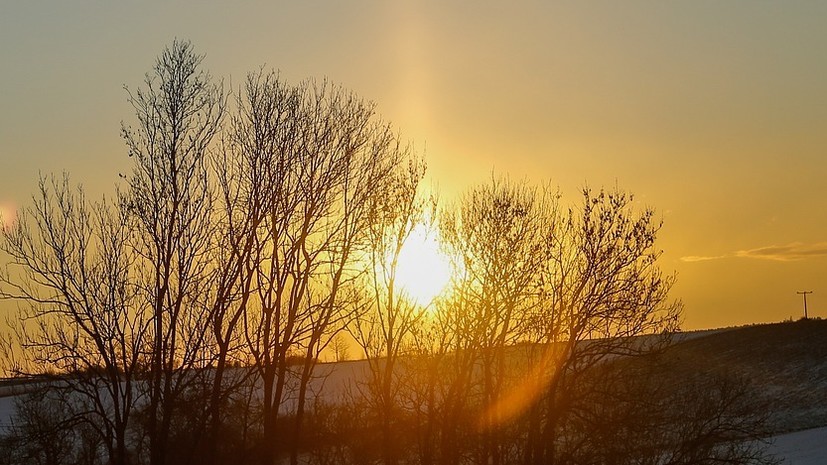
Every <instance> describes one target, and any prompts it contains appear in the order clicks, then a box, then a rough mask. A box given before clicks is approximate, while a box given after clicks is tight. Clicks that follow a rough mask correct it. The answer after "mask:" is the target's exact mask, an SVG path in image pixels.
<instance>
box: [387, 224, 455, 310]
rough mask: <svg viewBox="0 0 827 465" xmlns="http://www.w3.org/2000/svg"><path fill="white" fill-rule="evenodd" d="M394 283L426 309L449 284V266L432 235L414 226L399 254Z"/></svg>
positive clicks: (421, 226) (424, 229)
mask: <svg viewBox="0 0 827 465" xmlns="http://www.w3.org/2000/svg"><path fill="white" fill-rule="evenodd" d="M396 279H397V282H398V283H399V286H400V288H401V289H402V290H403V291H404V292H405V293H406V294H407V295H408V296H409V297H410V298H411V299H413V300H414V301H415V302H416V303H417V304H419V305H422V306H426V305H429V304H430V303H431V302H433V300H434V299H435V298H436V297H437V296H438V295H439V294H440V293H441V292H442V291H443V289H445V286H447V285H448V282H449V281H450V280H451V265H450V264H449V262H448V259H447V258H446V257H445V256H444V255H442V253H440V251H439V242H438V241H437V239H436V237H435V234H428V230H427V229H426V228H425V226H423V225H417V226H416V227H414V229H413V231H411V235H410V236H409V237H408V239H407V240H406V241H405V245H404V246H403V247H402V251H401V252H400V254H399V262H398V263H397V268H396Z"/></svg>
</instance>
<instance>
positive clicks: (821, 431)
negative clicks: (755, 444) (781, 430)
mask: <svg viewBox="0 0 827 465" xmlns="http://www.w3.org/2000/svg"><path fill="white" fill-rule="evenodd" d="M769 450H770V452H771V453H773V454H774V455H776V456H777V457H779V458H783V459H784V463H785V464H786V465H823V464H825V463H827V426H825V427H822V428H813V429H807V430H804V431H797V432H795V433H789V434H784V435H781V436H775V437H774V438H773V443H772V445H771V446H770V448H769Z"/></svg>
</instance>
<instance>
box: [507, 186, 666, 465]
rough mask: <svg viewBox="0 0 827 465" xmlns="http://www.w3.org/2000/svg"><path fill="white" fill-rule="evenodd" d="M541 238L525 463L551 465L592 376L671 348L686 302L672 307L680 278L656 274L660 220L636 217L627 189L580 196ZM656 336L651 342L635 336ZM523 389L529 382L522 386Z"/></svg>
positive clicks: (644, 213)
mask: <svg viewBox="0 0 827 465" xmlns="http://www.w3.org/2000/svg"><path fill="white" fill-rule="evenodd" d="M551 224H552V225H553V226H554V227H553V228H552V229H549V230H547V231H546V233H545V234H544V240H545V248H544V251H543V256H544V267H543V270H542V272H541V274H540V275H539V279H538V281H537V284H538V288H537V289H538V293H539V294H538V298H539V306H538V307H536V309H537V311H536V312H535V313H534V314H533V315H529V317H528V319H529V322H530V324H531V326H532V332H533V334H534V337H535V338H536V339H535V340H536V341H537V342H540V343H542V344H543V345H544V347H545V350H544V353H543V354H542V356H541V357H540V359H538V360H537V362H536V366H537V370H535V371H534V372H533V375H535V376H539V377H540V379H541V382H540V383H538V382H537V380H535V379H528V380H527V381H526V383H528V385H530V386H533V387H534V388H533V389H531V392H532V396H526V395H525V394H523V396H524V399H539V398H542V401H541V402H537V403H535V404H533V407H532V412H531V415H532V416H531V427H530V428H529V432H528V438H527V441H528V445H527V447H526V448H525V453H526V455H525V457H526V459H525V461H526V463H537V462H554V461H555V460H558V459H559V455H560V454H561V453H565V452H561V451H559V450H558V449H557V445H558V444H559V443H560V438H561V436H560V435H561V431H562V430H563V428H564V425H565V422H566V419H567V417H568V416H570V415H573V414H574V412H572V410H571V409H569V408H568V407H569V406H570V405H571V402H570V398H571V396H572V395H573V392H575V391H576V390H577V389H578V388H579V387H580V384H579V382H578V381H579V379H580V378H581V376H582V373H583V372H584V371H585V370H588V369H589V368H591V367H594V366H595V365H597V364H599V363H602V362H603V361H605V360H607V359H609V358H611V357H616V356H631V355H638V354H644V353H648V352H651V351H654V350H657V349H658V348H661V347H663V346H664V344H665V343H667V342H668V336H669V334H671V333H672V332H673V331H674V330H675V329H676V328H677V324H678V319H679V316H680V311H681V308H682V305H681V303H680V302H677V301H670V300H669V297H668V292H669V290H670V288H671V287H672V283H673V282H674V277H673V276H664V275H663V274H662V273H661V271H660V270H659V268H658V265H657V260H658V257H659V256H660V251H659V250H658V249H656V248H655V240H656V238H657V232H658V230H659V229H660V223H658V222H656V221H655V220H654V211H653V210H652V209H649V208H644V209H642V210H641V211H635V204H634V202H633V198H632V196H631V195H629V194H626V193H624V192H621V191H618V190H614V191H608V192H607V191H602V190H601V191H599V192H598V193H596V194H594V193H593V192H592V191H591V190H589V189H584V190H583V202H582V204H581V205H580V206H579V208H573V209H570V210H569V211H568V212H567V213H566V214H564V215H562V214H561V215H559V216H558V217H557V218H555V220H554V221H552V222H551ZM643 335H651V336H650V337H648V338H643V337H637V336H643ZM523 386H525V385H523Z"/></svg>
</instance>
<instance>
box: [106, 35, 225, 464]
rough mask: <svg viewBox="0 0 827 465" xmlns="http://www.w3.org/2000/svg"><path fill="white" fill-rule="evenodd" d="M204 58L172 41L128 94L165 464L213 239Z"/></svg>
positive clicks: (203, 309) (134, 198) (220, 107)
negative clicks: (140, 84)
mask: <svg viewBox="0 0 827 465" xmlns="http://www.w3.org/2000/svg"><path fill="white" fill-rule="evenodd" d="M202 59H203V56H201V55H198V54H196V53H195V52H194V50H193V47H192V45H191V44H190V43H189V42H181V41H177V40H176V41H175V42H173V44H172V45H171V46H170V47H168V48H166V49H165V50H164V51H163V52H162V53H161V55H160V56H159V57H158V59H157V61H156V64H155V67H154V69H153V73H152V74H148V75H147V76H146V79H145V82H144V87H143V88H139V89H137V90H136V91H134V92H129V102H130V103H131V104H132V107H133V108H134V110H135V117H136V119H137V122H136V126H134V127H133V126H129V125H124V126H123V130H122V135H123V139H124V141H125V142H126V144H127V147H128V148H129V155H130V157H133V159H134V165H133V170H132V174H131V175H130V176H129V177H128V179H127V182H128V189H127V190H126V191H125V192H124V193H123V195H122V198H121V202H122V203H123V204H124V206H125V208H126V210H127V211H128V212H129V214H130V215H131V218H132V219H133V222H134V225H135V234H134V237H135V240H134V241H133V247H134V249H135V253H136V254H137V256H138V257H140V259H141V260H140V261H139V262H138V263H136V264H135V267H136V269H137V270H139V271H138V273H139V276H140V278H139V279H140V280H141V285H140V289H141V292H142V298H143V299H145V302H146V303H147V306H148V307H150V308H151V313H152V314H151V325H150V332H149V346H148V347H147V350H148V351H149V354H150V357H149V358H150V363H149V365H150V373H149V382H148V386H147V388H148V391H149V415H148V421H149V425H148V436H149V449H150V462H151V463H152V464H153V465H162V464H165V463H167V452H168V451H167V444H168V440H169V437H170V432H171V426H172V420H173V418H174V416H175V409H176V404H177V403H178V400H179V399H180V396H181V395H182V394H183V393H184V392H185V390H186V388H187V387H188V385H189V384H190V383H192V382H193V381H194V379H195V376H196V375H197V374H198V373H199V372H198V371H197V370H194V368H196V367H198V366H199V364H203V358H204V355H205V353H204V347H205V343H206V341H207V338H208V337H209V335H210V333H209V331H208V329H209V328H208V326H207V325H208V323H207V322H209V310H210V303H209V302H210V300H211V294H212V292H213V290H214V289H215V286H216V273H215V267H214V266H213V265H212V259H213V254H212V252H213V247H214V246H215V235H214V223H213V212H214V210H213V196H214V192H213V189H212V188H211V185H210V182H209V179H208V170H207V159H208V154H209V151H210V149H211V146H212V144H213V139H214V138H215V136H216V134H217V133H218V131H219V130H220V128H221V122H222V119H223V116H224V110H225V102H226V99H225V96H224V93H223V91H222V89H221V88H220V86H218V85H216V84H214V83H212V82H211V79H210V76H209V74H208V73H206V72H205V71H203V70H201V69H200V65H201V62H202Z"/></svg>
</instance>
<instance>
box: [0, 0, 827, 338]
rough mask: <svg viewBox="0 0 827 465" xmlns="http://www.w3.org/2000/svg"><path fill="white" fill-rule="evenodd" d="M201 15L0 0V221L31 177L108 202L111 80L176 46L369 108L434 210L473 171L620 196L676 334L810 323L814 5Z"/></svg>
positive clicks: (817, 301) (816, 124) (825, 267)
mask: <svg viewBox="0 0 827 465" xmlns="http://www.w3.org/2000/svg"><path fill="white" fill-rule="evenodd" d="M112 3H115V2H112ZM204 3H205V4H204V5H202V4H201V2H193V1H188V2H176V4H175V5H168V4H167V3H162V2H151V3H149V4H148V5H144V4H141V5H138V4H137V3H134V4H133V3H127V2H117V4H109V3H105V2H93V1H77V2H9V3H8V4H4V6H3V9H2V14H0V44H2V45H0V64H2V72H0V89H2V91H0V208H2V209H3V211H7V210H9V209H10V208H12V207H13V206H15V205H19V204H21V203H22V202H25V201H26V199H27V198H28V197H29V195H30V194H31V193H32V192H33V190H34V188H35V185H36V178H37V173H38V172H39V171H41V172H44V173H48V172H52V171H60V170H63V169H66V170H69V171H70V172H71V173H72V176H73V178H74V179H75V180H77V181H80V182H82V183H83V184H84V185H85V186H86V187H87V189H88V190H90V191H92V192H93V193H98V194H99V193H103V192H110V191H111V186H112V185H114V183H116V182H117V179H118V176H117V173H118V172H119V171H125V170H126V167H127V166H128V158H127V157H126V150H125V149H124V145H123V143H122V142H121V140H120V139H119V126H120V121H121V120H126V121H129V120H130V118H131V112H130V108H129V105H128V104H127V102H126V94H125V93H124V91H123V89H122V86H123V85H124V84H126V85H129V86H131V87H133V88H134V87H135V86H137V85H138V84H140V81H141V78H142V76H143V74H144V73H145V72H146V71H148V70H149V68H150V66H151V65H152V62H153V59H154V57H155V56H156V55H157V54H158V53H159V52H160V51H161V49H162V48H163V47H164V45H166V44H169V43H170V42H171V41H172V39H173V38H174V37H179V38H185V39H190V40H192V41H193V43H194V45H195V46H196V49H197V50H198V51H201V52H203V53H206V54H207V58H206V61H205V65H206V66H207V67H208V68H209V69H210V70H211V71H212V73H213V75H214V76H217V77H224V78H225V82H226V83H227V85H228V86H230V85H232V86H235V85H237V84H238V83H240V82H241V81H242V79H243V77H244V74H245V73H246V72H247V71H249V70H253V69H256V68H257V67H258V66H260V65H262V64H266V65H267V66H270V67H276V68H279V69H280V70H281V71H282V74H283V75H284V76H286V77H287V78H288V79H291V80H294V81H295V80H299V79H302V78H305V77H311V76H312V77H319V78H321V77H328V78H330V79H331V80H333V81H335V82H337V83H340V84H342V85H344V86H345V87H348V88H350V89H352V90H354V91H356V92H358V93H359V94H360V95H361V96H362V97H365V98H368V99H371V100H374V101H375V102H376V103H377V105H378V109H379V112H380V113H381V114H382V115H383V117H384V118H386V119H388V120H390V121H392V122H393V123H394V124H395V125H396V126H397V127H399V128H400V130H401V131H402V133H403V135H404V136H405V137H407V138H409V139H411V140H412V141H414V142H415V143H416V145H417V147H419V148H421V149H424V148H427V160H428V162H429V166H430V182H432V183H434V184H436V185H438V186H439V190H440V191H441V192H442V198H443V199H446V200H450V199H451V198H452V196H454V195H455V194H456V193H457V192H460V191H462V190H463V189H465V188H466V187H467V186H469V185H470V184H473V183H477V182H482V181H485V180H486V179H487V178H488V177H490V173H491V172H492V170H495V171H497V172H502V173H510V175H511V176H512V177H517V178H519V177H527V178H529V179H532V180H536V181H542V180H546V179H551V180H552V181H553V182H555V183H557V184H558V185H559V186H560V187H561V189H563V191H564V192H565V193H566V194H567V198H569V199H571V200H574V199H575V198H576V191H577V189H578V188H579V187H581V186H582V185H584V184H585V183H588V184H590V185H591V186H594V187H599V186H601V185H614V184H615V183H617V184H618V185H619V186H620V187H622V188H624V189H627V190H631V191H633V192H635V193H636V194H637V196H638V199H639V200H640V201H641V202H643V203H646V204H649V205H652V206H654V207H655V208H657V210H658V211H659V212H661V213H662V215H663V219H664V222H665V226H664V228H663V231H662V234H661V238H660V246H661V247H662V248H663V249H664V251H665V253H664V255H663V259H662V263H661V264H662V267H663V268H664V269H665V270H675V271H677V272H678V274H679V279H678V285H677V286H676V288H675V290H674V295H675V297H679V298H682V299H683V300H684V302H685V303H686V313H685V325H684V326H685V327H686V328H689V329H694V328H704V327H716V326H722V325H735V324H745V323H750V322H764V321H778V320H782V319H785V318H789V317H791V316H795V317H797V316H798V315H799V314H800V313H801V300H800V296H798V295H796V291H798V290H805V289H806V290H813V291H815V293H814V294H812V295H810V296H808V303H809V304H810V310H811V313H812V314H813V315H815V316H823V317H827V234H825V232H826V231H827V209H825V199H827V184H826V183H825V182H824V179H825V178H827V176H825V175H827V157H825V155H827V154H825V147H827V130H825V128H827V85H825V82H826V81H825V76H827V60H825V59H824V50H827V28H825V27H824V18H827V4H825V3H820V2H794V1H786V2H764V1H752V0H751V1H741V2H738V1H733V2H713V1H699V0H695V1H691V2H690V1H687V2H634V1H626V2H588V3H587V2H545V1H537V2H502V3H494V2H454V3H451V2H444V1H430V2H416V3H414V2H406V3H404V4H402V2H379V1H376V2H362V1H350V2H328V3H325V2H305V3H308V4H307V5H305V4H300V5H299V4H296V3H298V2H291V3H289V4H281V3H276V2H265V1H261V2H240V3H238V4H232V6H224V5H225V2H204ZM285 3H286V2H285ZM2 308H3V307H2V306H0V309H2Z"/></svg>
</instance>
